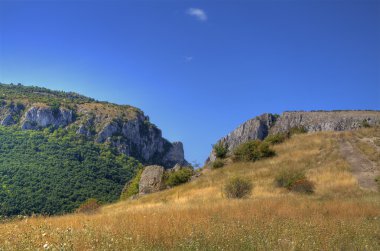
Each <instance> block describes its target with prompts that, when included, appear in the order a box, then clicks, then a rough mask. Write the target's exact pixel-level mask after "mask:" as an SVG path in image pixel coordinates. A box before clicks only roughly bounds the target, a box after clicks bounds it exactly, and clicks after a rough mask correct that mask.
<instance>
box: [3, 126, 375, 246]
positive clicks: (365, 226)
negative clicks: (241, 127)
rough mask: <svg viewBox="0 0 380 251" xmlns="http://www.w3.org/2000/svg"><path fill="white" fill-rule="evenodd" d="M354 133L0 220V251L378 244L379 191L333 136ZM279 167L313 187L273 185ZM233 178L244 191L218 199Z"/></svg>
mask: <svg viewBox="0 0 380 251" xmlns="http://www.w3.org/2000/svg"><path fill="white" fill-rule="evenodd" d="M366 130H368V131H365V132H361V133H365V134H368V135H371V133H374V130H375V129H372V130H373V131H372V132H371V130H370V129H366ZM351 136H352V134H351V133H334V132H325V133H315V134H308V135H296V136H294V137H293V138H291V139H290V140H288V141H286V142H284V143H283V144H280V145H277V146H275V150H276V152H277V156H275V157H273V158H270V159H265V160H262V161H258V162H255V163H233V164H230V165H228V166H226V167H224V168H221V169H216V170H211V171H210V170H205V171H204V172H203V175H202V176H201V177H200V178H198V179H197V180H194V181H193V182H190V183H187V184H185V185H182V186H179V187H176V188H173V189H170V190H165V191H162V192H159V193H156V194H151V195H147V196H144V197H142V198H140V199H138V200H133V201H122V202H118V203H115V204H112V205H108V206H105V207H103V208H101V210H100V211H99V212H98V213H95V214H93V215H83V214H72V215H65V216H60V217H34V218H26V219H23V220H15V221H13V222H9V223H3V224H0V250H14V249H16V250H27V249H32V250H34V249H43V247H44V245H45V247H47V248H50V249H62V250H173V249H174V250H220V249H223V250H380V200H379V194H378V193H373V192H367V191H363V190H361V189H360V188H359V187H358V184H357V182H356V180H355V178H354V177H353V176H352V175H351V173H350V172H349V166H348V164H347V163H346V162H345V161H344V160H343V159H342V158H341V157H340V155H339V148H338V144H337V140H338V139H339V137H351ZM284 168H286V169H290V170H291V169H292V168H294V169H302V170H305V171H306V174H307V177H308V179H310V180H311V181H313V182H314V183H315V186H316V190H315V193H314V194H313V195H302V194H296V193H291V192H288V191H287V190H285V189H282V188H277V187H276V186H275V185H274V178H275V176H276V174H277V173H278V171H279V170H281V169H284ZM239 175H240V176H244V177H247V178H249V179H251V180H252V182H253V184H254V189H253V192H252V195H251V197H250V198H248V199H244V200H228V199H226V198H224V196H223V193H222V188H223V185H224V182H225V181H226V180H227V179H228V178H229V177H232V176H239Z"/></svg>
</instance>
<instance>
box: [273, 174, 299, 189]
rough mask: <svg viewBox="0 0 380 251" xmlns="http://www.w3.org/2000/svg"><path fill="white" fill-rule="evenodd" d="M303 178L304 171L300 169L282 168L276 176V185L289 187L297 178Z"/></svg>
mask: <svg viewBox="0 0 380 251" xmlns="http://www.w3.org/2000/svg"><path fill="white" fill-rule="evenodd" d="M303 179H305V173H304V171H302V170H292V169H284V170H281V171H280V172H279V173H278V174H277V176H276V185H277V186H278V187H285V188H287V189H290V188H291V187H292V185H293V184H294V183H295V182H297V181H298V180H303Z"/></svg>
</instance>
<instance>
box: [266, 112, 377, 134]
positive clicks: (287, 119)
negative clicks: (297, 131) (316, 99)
mask: <svg viewBox="0 0 380 251" xmlns="http://www.w3.org/2000/svg"><path fill="white" fill-rule="evenodd" d="M379 122H380V112H379V111H331V112H322V111H321V112H319V111H318V112H284V113H283V114H282V115H281V116H280V117H279V118H278V119H277V121H276V123H275V125H274V126H273V128H271V132H272V133H278V132H286V131H288V130H289V129H291V128H292V127H302V128H304V129H306V131H308V132H317V131H346V130H353V129H358V128H360V127H362V126H363V123H367V124H368V125H369V126H373V125H376V124H379Z"/></svg>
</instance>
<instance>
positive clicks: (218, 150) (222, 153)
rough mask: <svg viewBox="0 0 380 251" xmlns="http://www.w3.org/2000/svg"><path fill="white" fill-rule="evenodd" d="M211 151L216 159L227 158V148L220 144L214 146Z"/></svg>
mask: <svg viewBox="0 0 380 251" xmlns="http://www.w3.org/2000/svg"><path fill="white" fill-rule="evenodd" d="M213 149H214V152H215V156H216V157H217V158H220V159H224V158H225V157H226V156H227V153H228V147H227V146H226V145H225V144H223V143H222V142H219V143H217V144H215V145H214V146H213Z"/></svg>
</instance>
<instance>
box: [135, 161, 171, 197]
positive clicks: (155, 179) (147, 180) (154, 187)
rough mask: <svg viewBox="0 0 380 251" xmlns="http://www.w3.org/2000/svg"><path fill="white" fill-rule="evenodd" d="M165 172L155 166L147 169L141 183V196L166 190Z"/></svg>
mask: <svg viewBox="0 0 380 251" xmlns="http://www.w3.org/2000/svg"><path fill="white" fill-rule="evenodd" d="M164 171H165V169H164V167H162V166H157V165H153V166H147V167H145V168H144V171H143V172H142V174H141V179H140V182H139V194H140V195H144V194H149V193H154V192H158V191H160V190H162V189H164V188H165V186H164V182H163V177H164Z"/></svg>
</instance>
